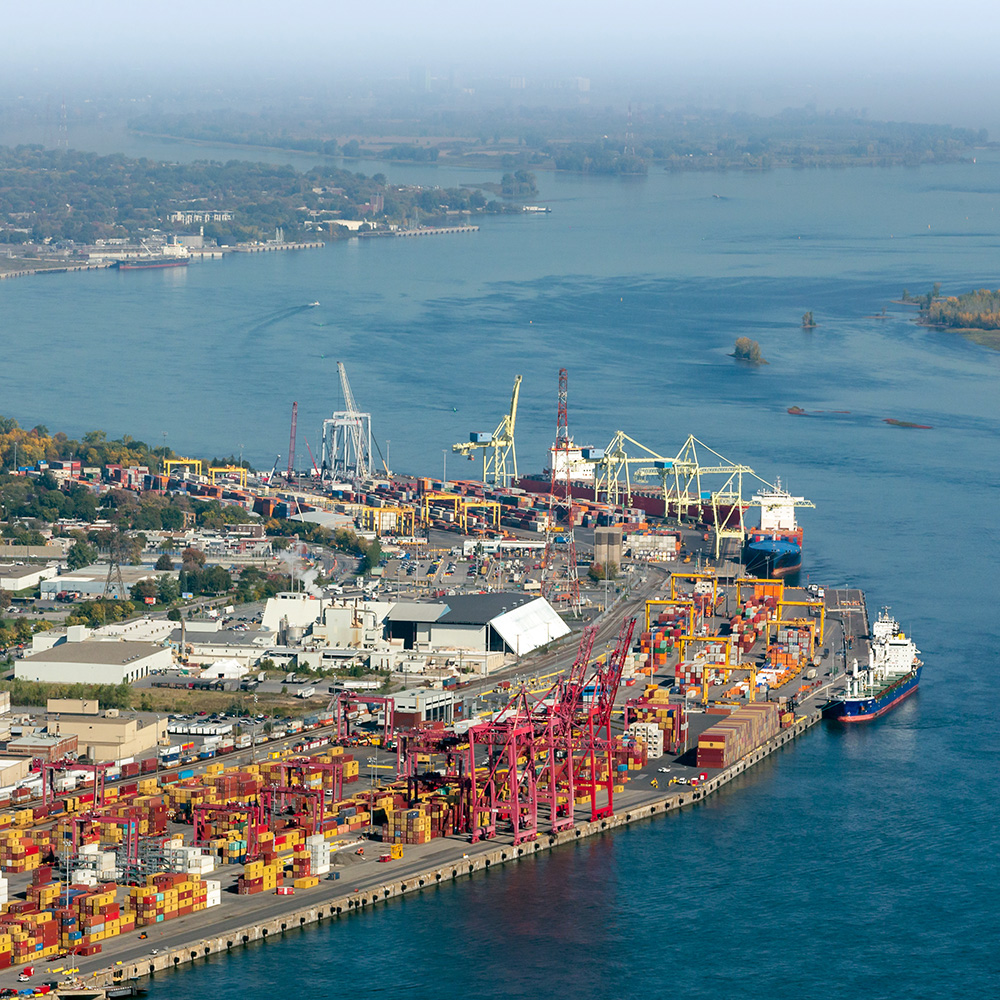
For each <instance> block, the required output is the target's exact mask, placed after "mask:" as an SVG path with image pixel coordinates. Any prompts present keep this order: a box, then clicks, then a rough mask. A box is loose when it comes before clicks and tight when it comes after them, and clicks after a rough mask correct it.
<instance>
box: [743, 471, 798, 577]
mask: <svg viewBox="0 0 1000 1000" xmlns="http://www.w3.org/2000/svg"><path fill="white" fill-rule="evenodd" d="M753 501H754V504H755V505H757V506H759V507H760V527H759V528H751V529H750V530H749V532H748V534H747V539H746V541H745V542H744V543H743V565H744V567H745V568H746V571H747V572H748V573H752V574H753V575H754V576H763V577H769V578H773V577H782V576H788V575H789V574H791V573H797V572H798V571H799V569H800V568H801V567H802V529H801V528H800V527H799V525H798V523H797V522H796V520H795V508H796V507H799V506H810V507H811V506H812V504H810V503H809V502H808V501H807V500H806V499H805V498H804V497H793V496H792V495H791V494H790V493H788V492H787V491H786V490H783V489H782V488H781V481H780V480H779V481H778V485H777V487H776V488H774V489H769V490H761V491H760V492H759V493H756V494H754V498H753Z"/></svg>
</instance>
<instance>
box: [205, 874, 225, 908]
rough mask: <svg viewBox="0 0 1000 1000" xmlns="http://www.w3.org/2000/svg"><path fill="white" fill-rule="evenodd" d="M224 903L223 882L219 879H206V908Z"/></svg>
mask: <svg viewBox="0 0 1000 1000" xmlns="http://www.w3.org/2000/svg"><path fill="white" fill-rule="evenodd" d="M221 905H222V883H221V882H220V881H219V880H218V879H211V878H207V879H205V909H206V910H207V909H208V908H209V907H210V906H221Z"/></svg>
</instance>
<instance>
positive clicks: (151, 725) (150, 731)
mask: <svg viewBox="0 0 1000 1000" xmlns="http://www.w3.org/2000/svg"><path fill="white" fill-rule="evenodd" d="M47 710H48V716H49V717H48V733H49V735H50V736H54V737H56V738H64V739H74V740H76V742H77V746H78V749H79V752H80V753H81V754H86V755H87V757H89V758H90V760H92V761H105V760H109V761H122V760H128V759H131V758H134V757H137V756H139V755H140V754H143V753H145V752H146V751H148V750H152V749H153V748H154V747H155V746H156V745H157V742H158V741H159V740H166V739H167V719H166V717H164V718H163V719H160V718H158V717H157V716H154V715H151V714H140V713H138V712H127V713H125V714H124V715H123V714H122V713H121V712H119V711H118V709H115V708H109V709H107V711H105V712H101V711H100V708H99V706H98V704H97V702H96V701H94V700H90V699H77V698H50V699H49V701H48V705H47Z"/></svg>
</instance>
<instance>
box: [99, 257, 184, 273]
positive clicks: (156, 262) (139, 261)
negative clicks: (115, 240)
mask: <svg viewBox="0 0 1000 1000" xmlns="http://www.w3.org/2000/svg"><path fill="white" fill-rule="evenodd" d="M115 266H116V267H117V268H118V270H119V271H145V270H147V269H148V268H153V267H187V266H188V258H187V257H160V256H151V257H136V258H135V259H134V260H120V261H118V262H117V263H116V265H115Z"/></svg>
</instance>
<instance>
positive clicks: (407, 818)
mask: <svg viewBox="0 0 1000 1000" xmlns="http://www.w3.org/2000/svg"><path fill="white" fill-rule="evenodd" d="M386 833H387V834H388V836H387V837H386ZM383 837H384V839H387V840H388V841H389V842H390V843H393V844H426V843H429V842H430V839H431V818H430V816H429V815H428V814H427V813H426V812H424V810H423V809H396V810H393V813H392V817H391V819H390V822H389V823H388V824H387V829H386V831H384V832H383Z"/></svg>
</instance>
